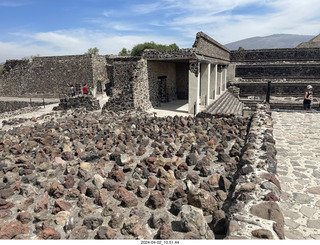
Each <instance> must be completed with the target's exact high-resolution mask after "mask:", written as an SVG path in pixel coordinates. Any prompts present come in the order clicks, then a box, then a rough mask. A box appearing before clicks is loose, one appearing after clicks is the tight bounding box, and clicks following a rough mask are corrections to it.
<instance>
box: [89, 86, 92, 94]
mask: <svg viewBox="0 0 320 245" xmlns="http://www.w3.org/2000/svg"><path fill="white" fill-rule="evenodd" d="M89 94H90V95H93V92H92V88H91V87H89Z"/></svg>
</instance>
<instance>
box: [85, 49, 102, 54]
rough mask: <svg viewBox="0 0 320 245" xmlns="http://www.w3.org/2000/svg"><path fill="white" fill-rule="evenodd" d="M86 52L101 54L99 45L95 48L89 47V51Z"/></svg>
mask: <svg viewBox="0 0 320 245" xmlns="http://www.w3.org/2000/svg"><path fill="white" fill-rule="evenodd" d="M84 54H94V55H97V54H99V49H98V48H97V47H94V48H89V49H88V51H87V52H85V53H84Z"/></svg>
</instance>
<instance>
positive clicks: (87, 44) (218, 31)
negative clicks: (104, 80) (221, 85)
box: [0, 0, 320, 62]
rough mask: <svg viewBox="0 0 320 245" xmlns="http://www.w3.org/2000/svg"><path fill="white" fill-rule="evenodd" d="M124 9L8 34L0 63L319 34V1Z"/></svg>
mask: <svg viewBox="0 0 320 245" xmlns="http://www.w3.org/2000/svg"><path fill="white" fill-rule="evenodd" d="M11 2H12V4H16V5H17V4H18V3H19V1H1V0H0V6H4V4H8V3H11ZM20 3H21V2H20ZM252 6H253V9H254V8H257V9H261V10H263V11H262V12H259V11H257V12H252V13H251V12H250V11H248V10H247V9H250V8H251V7H252ZM126 8H127V9H130V10H132V11H131V12H130V11H129V12H125V14H124V12H123V11H122V12H121V10H119V12H116V11H115V10H114V9H110V10H109V9H107V10H101V14H100V16H94V17H93V18H89V17H87V19H85V20H84V21H82V23H83V22H84V23H85V24H88V26H87V27H86V28H78V29H70V30H53V31H48V32H32V31H30V30H28V32H25V33H15V35H14V36H13V35H12V33H11V36H10V37H14V41H10V42H9V41H7V42H4V41H2V42H1V41H0V62H2V61H5V59H12V58H21V57H24V56H31V55H35V54H40V55H41V56H47V55H68V54H83V53H84V52H86V51H87V50H88V48H92V47H97V48H99V50H100V54H117V53H118V52H120V51H121V49H122V48H124V47H125V48H127V49H131V48H132V47H133V46H134V45H135V44H138V43H142V42H147V41H154V42H157V43H163V44H171V43H177V44H178V45H179V46H180V47H182V48H189V47H191V46H192V44H193V41H194V38H195V35H196V33H197V32H199V31H203V32H205V33H206V34H208V35H209V36H211V37H212V38H214V39H215V40H217V41H218V42H220V43H222V44H226V43H229V42H233V41H237V40H240V39H244V38H249V37H253V36H266V35H271V34H277V33H288V34H309V35H317V34H318V33H319V30H320V20H319V13H320V2H319V0H307V1H301V0H263V1H261V0H228V1H221V0H162V1H160V0H156V1H153V2H151V3H150V4H136V5H134V6H130V5H128V6H126ZM239 9H241V11H239ZM150 13H156V14H155V15H154V16H156V17H154V18H152V16H153V15H151V14H150ZM235 13H236V14H235ZM126 15H130V18H131V19H130V18H129V19H127V18H125V17H127V16H126ZM138 15H141V16H138ZM159 15H162V18H159ZM146 16H147V17H146ZM138 17H139V18H140V17H141V19H139V21H138ZM143 17H144V18H145V19H144V18H143ZM79 23H81V21H79ZM93 26H94V27H93ZM26 33H28V34H26ZM30 33H31V34H30ZM7 40H8V38H7Z"/></svg>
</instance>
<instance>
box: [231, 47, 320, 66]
mask: <svg viewBox="0 0 320 245" xmlns="http://www.w3.org/2000/svg"><path fill="white" fill-rule="evenodd" d="M230 60H231V62H234V63H239V62H240V63H244V62H276V61H281V62H282V61H291V62H298V61H320V48H299V49H259V50H241V51H231V53H230Z"/></svg>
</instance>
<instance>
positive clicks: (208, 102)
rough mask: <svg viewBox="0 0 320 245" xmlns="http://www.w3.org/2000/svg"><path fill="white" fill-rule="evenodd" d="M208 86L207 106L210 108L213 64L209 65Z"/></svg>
mask: <svg viewBox="0 0 320 245" xmlns="http://www.w3.org/2000/svg"><path fill="white" fill-rule="evenodd" d="M207 83H208V86H207V94H206V104H205V105H206V106H208V105H209V104H210V94H211V93H210V89H211V87H210V85H211V64H210V63H209V65H208V81H207Z"/></svg>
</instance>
